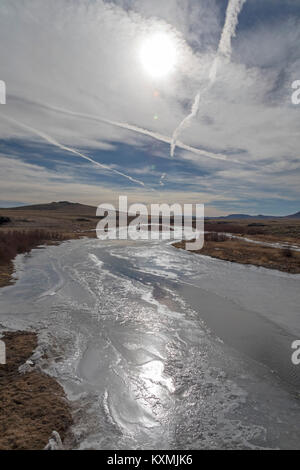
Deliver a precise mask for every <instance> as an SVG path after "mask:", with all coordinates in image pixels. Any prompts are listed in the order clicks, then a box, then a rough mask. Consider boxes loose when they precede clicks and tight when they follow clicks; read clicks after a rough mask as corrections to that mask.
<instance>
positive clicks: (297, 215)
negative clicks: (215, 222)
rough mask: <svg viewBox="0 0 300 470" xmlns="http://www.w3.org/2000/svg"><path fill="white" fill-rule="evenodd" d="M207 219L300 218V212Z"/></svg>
mask: <svg viewBox="0 0 300 470" xmlns="http://www.w3.org/2000/svg"><path fill="white" fill-rule="evenodd" d="M207 219H229V220H241V219H256V220H257V219H262V220H268V219H300V212H296V214H292V215H283V216H280V215H262V214H259V215H249V214H229V215H225V216H221V217H207Z"/></svg>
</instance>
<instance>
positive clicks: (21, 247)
mask: <svg viewBox="0 0 300 470" xmlns="http://www.w3.org/2000/svg"><path fill="white" fill-rule="evenodd" d="M62 240H64V236H63V235H62V234H61V233H57V232H47V231H45V230H22V231H19V230H9V231H7V232H0V265H3V264H7V263H10V262H11V261H12V259H14V258H15V256H16V255H18V254H20V253H27V252H28V251H30V250H31V249H32V248H34V247H36V246H38V245H41V244H42V243H45V242H46V241H47V242H54V241H55V242H58V241H62Z"/></svg>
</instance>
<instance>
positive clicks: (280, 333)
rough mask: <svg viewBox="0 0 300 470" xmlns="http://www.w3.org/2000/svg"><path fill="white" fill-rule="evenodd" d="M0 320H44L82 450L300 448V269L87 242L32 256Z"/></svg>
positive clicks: (3, 293)
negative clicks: (299, 352)
mask: <svg viewBox="0 0 300 470" xmlns="http://www.w3.org/2000/svg"><path fill="white" fill-rule="evenodd" d="M16 268H17V276H18V280H17V282H16V284H15V285H13V286H11V287H7V288H3V289H1V290H0V323H1V325H2V326H4V327H7V328H18V329H22V328H23V329H24V328H28V329H29V328H34V329H37V330H38V331H39V336H40V342H41V347H43V346H46V347H47V349H48V356H49V358H48V360H47V363H45V361H43V362H42V364H43V366H44V367H46V368H47V370H48V371H49V372H50V373H51V374H52V375H54V376H55V377H57V378H58V380H59V381H60V383H62V384H63V386H64V387H65V390H66V393H67V395H68V397H69V398H70V399H71V400H72V401H73V402H74V419H75V425H74V435H75V438H76V444H75V447H76V448H80V449H146V448H149V449H212V448H223V449H228V448H234V449H239V448H294V449H296V448H298V449H299V448H300V365H299V366H295V365H293V364H292V361H291V355H292V352H293V351H292V349H291V344H292V342H293V341H294V340H295V339H300V312H299V282H300V276H299V275H289V274H284V273H279V272H277V271H270V270H266V269H262V268H255V267H250V266H242V265H238V264H233V263H229V262H224V261H220V260H216V259H212V258H209V257H205V256H199V255H195V254H192V253H187V252H184V251H182V250H177V249H175V248H174V247H172V246H171V245H169V244H167V243H165V242H146V241H144V242H129V241H126V242H125V241H123V242H122V241H106V242H105V241H99V240H78V241H70V242H64V243H63V244H61V245H60V246H52V247H47V248H45V249H37V250H33V252H32V254H31V255H26V256H20V257H18V260H17V262H16Z"/></svg>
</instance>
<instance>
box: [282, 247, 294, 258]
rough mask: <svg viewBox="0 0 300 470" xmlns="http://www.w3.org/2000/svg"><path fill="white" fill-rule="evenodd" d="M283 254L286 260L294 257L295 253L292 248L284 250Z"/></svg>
mask: <svg viewBox="0 0 300 470" xmlns="http://www.w3.org/2000/svg"><path fill="white" fill-rule="evenodd" d="M282 254H283V256H285V257H286V258H292V257H293V252H292V250H291V249H290V248H284V250H282Z"/></svg>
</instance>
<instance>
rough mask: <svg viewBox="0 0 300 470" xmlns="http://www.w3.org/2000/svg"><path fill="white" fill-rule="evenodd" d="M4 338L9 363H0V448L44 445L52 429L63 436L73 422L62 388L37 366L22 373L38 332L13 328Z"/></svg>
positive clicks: (37, 447)
mask: <svg viewBox="0 0 300 470" xmlns="http://www.w3.org/2000/svg"><path fill="white" fill-rule="evenodd" d="M2 339H3V340H4V342H5V345H6V356H7V364H5V365H0V450H29V449H32V450H39V449H44V447H45V446H46V444H47V443H48V441H49V438H50V436H51V434H52V431H54V430H55V431H57V432H58V433H59V434H60V436H61V438H62V439H64V438H65V436H66V433H67V430H68V429H69V427H70V425H71V424H72V418H71V413H70V409H69V405H68V403H67V401H66V399H65V394H64V391H63V388H62V387H61V386H60V385H59V384H58V383H57V382H56V380H55V379H53V378H52V377H50V376H48V375H46V374H44V373H42V372H40V371H38V370H35V369H34V370H33V371H29V372H26V373H25V374H21V373H19V371H18V368H19V366H20V365H22V364H24V363H25V362H26V360H27V359H28V358H29V357H30V356H31V355H32V353H33V351H34V349H35V348H36V346H37V336H36V334H35V333H31V332H10V333H6V334H5V336H4V338H2Z"/></svg>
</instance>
